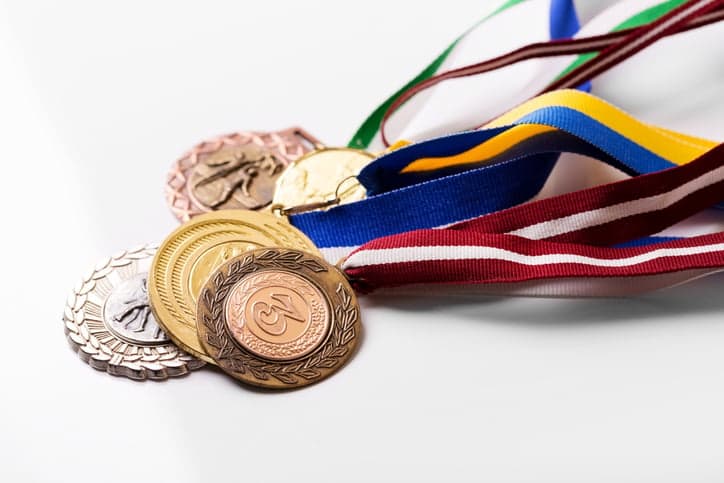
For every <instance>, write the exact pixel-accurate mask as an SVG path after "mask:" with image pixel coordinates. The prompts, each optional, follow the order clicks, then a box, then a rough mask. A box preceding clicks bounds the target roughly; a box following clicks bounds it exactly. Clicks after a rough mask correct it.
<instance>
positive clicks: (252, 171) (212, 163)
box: [194, 151, 284, 209]
mask: <svg viewBox="0 0 724 483" xmlns="http://www.w3.org/2000/svg"><path fill="white" fill-rule="evenodd" d="M217 159H218V158H216V159H215V158H214V157H211V158H209V159H207V160H206V161H205V162H204V163H203V166H200V167H199V172H200V173H203V174H201V176H202V177H201V179H200V180H199V181H198V182H197V183H196V184H195V185H194V188H195V189H198V188H202V187H204V186H206V185H209V184H211V183H214V182H216V181H221V182H222V183H223V188H222V189H221V190H220V191H219V193H218V195H217V196H215V197H213V199H211V198H209V199H207V200H203V202H204V204H206V205H207V206H209V207H210V208H211V209H216V208H218V207H220V206H221V205H223V204H224V203H226V202H228V201H229V200H230V199H231V197H232V196H233V195H234V192H235V191H236V190H241V192H242V193H243V194H244V196H247V197H250V198H251V197H252V194H251V191H250V188H251V186H252V183H253V182H254V179H255V178H257V177H259V176H260V175H266V176H267V177H269V178H271V179H273V178H274V177H276V175H278V174H279V173H281V171H282V169H283V168H284V165H283V163H282V162H280V161H279V160H278V159H277V158H276V157H275V156H274V155H272V154H267V153H263V152H262V153H259V154H258V155H257V156H256V157H250V156H248V155H247V153H246V152H243V151H242V152H232V153H228V155H227V156H224V157H223V158H221V159H218V160H217ZM204 168H205V169H204ZM197 196H203V194H202V193H201V192H197Z"/></svg>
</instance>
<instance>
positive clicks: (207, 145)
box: [166, 128, 319, 221]
mask: <svg viewBox="0 0 724 483" xmlns="http://www.w3.org/2000/svg"><path fill="white" fill-rule="evenodd" d="M318 145H319V141H317V140H316V139H315V138H314V137H313V136H311V135H310V134H308V133H307V132H305V131H304V130H302V129H300V128H290V129H286V130H284V131H278V132H271V133H263V132H237V133H234V134H230V135H228V136H221V137H218V138H214V139H210V140H208V141H204V142H202V143H200V144H198V145H197V146H195V147H194V148H193V149H191V150H190V151H189V152H188V153H186V154H185V155H184V156H182V157H181V158H180V159H179V160H177V161H176V162H175V163H174V165H173V168H172V169H171V172H170V173H169V175H168V178H167V181H166V200H167V201H168V204H169V206H170V207H171V211H173V213H174V215H175V216H176V217H177V218H178V219H179V220H180V221H187V220H189V219H191V217H193V216H195V215H198V214H200V213H205V212H208V211H214V210H221V209H248V210H258V209H262V208H264V207H266V206H268V205H269V204H270V203H271V201H272V196H273V195H274V188H275V186H276V181H277V178H278V177H279V176H280V175H281V174H282V172H283V171H284V169H285V168H286V166H287V165H288V164H289V163H291V162H292V161H294V160H296V159H297V158H299V157H300V156H302V155H303V154H304V153H307V152H309V150H310V149H313V148H314V147H315V146H318Z"/></svg>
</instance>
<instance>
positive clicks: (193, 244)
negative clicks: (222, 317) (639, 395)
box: [148, 210, 318, 362]
mask: <svg viewBox="0 0 724 483" xmlns="http://www.w3.org/2000/svg"><path fill="white" fill-rule="evenodd" d="M276 246H281V247H291V248H299V249H301V250H305V251H308V252H312V253H318V252H317V248H316V247H315V246H314V244H313V243H312V241H311V240H309V239H308V238H307V237H306V236H305V235H304V234H303V233H302V232H300V231H299V230H297V229H296V228H294V227H293V226H292V225H290V224H289V223H287V222H286V221H285V220H284V219H282V218H279V217H276V216H274V215H271V214H269V213H261V212H255V211H248V210H222V211H217V212H213V213H207V214H204V215H199V216H197V217H195V218H194V219H192V220H191V221H188V222H186V223H184V224H183V225H181V226H180V227H178V228H177V229H176V230H175V231H174V232H173V233H171V234H170V235H169V236H168V237H167V238H166V240H165V241H164V242H163V243H162V244H161V246H160V248H159V249H158V252H157V254H156V256H155V257H154V259H153V263H152V265H151V270H150V276H149V284H148V293H149V297H150V300H151V308H152V310H153V313H154V314H155V316H156V320H158V322H159V324H160V325H161V326H162V327H163V329H164V330H165V331H166V333H167V334H168V335H169V337H171V339H172V340H173V341H174V342H175V343H176V344H178V345H179V347H181V348H182V349H184V350H186V351H188V352H190V353H191V354H193V355H195V356H197V357H199V358H200V359H203V360H205V361H207V362H213V360H211V359H210V358H209V357H208V355H207V354H206V352H205V351H204V349H203V347H202V346H201V344H200V343H199V339H198V336H197V333H196V302H197V299H198V295H199V293H200V292H201V288H202V287H203V285H204V283H206V280H207V279H208V278H209V275H210V274H211V273H212V272H213V271H214V270H216V269H217V268H218V267H219V266H221V265H222V264H223V263H224V262H226V261H227V260H229V259H231V258H234V257H236V256H238V255H240V254H243V253H245V252H247V251H249V250H254V249H257V248H262V247H276Z"/></svg>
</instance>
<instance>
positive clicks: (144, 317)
mask: <svg viewBox="0 0 724 483" xmlns="http://www.w3.org/2000/svg"><path fill="white" fill-rule="evenodd" d="M122 303H123V304H124V308H123V312H120V313H118V314H116V315H114V316H113V320H115V321H116V322H118V323H120V324H122V325H123V327H124V328H125V329H130V327H131V326H132V325H134V324H135V328H134V329H133V332H143V331H144V330H146V326H147V325H148V322H149V317H150V316H151V307H150V306H149V305H148V280H147V279H146V277H143V280H142V282H141V283H140V284H139V288H138V289H137V290H135V291H134V292H131V293H130V294H128V297H127V298H126V299H125V300H123V301H122ZM126 319H128V320H126ZM154 325H156V328H155V329H154V332H153V338H154V339H159V338H160V337H161V327H159V326H158V325H157V324H154Z"/></svg>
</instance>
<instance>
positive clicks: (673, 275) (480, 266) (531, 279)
mask: <svg viewBox="0 0 724 483" xmlns="http://www.w3.org/2000/svg"><path fill="white" fill-rule="evenodd" d="M723 189H724V144H722V145H719V146H717V147H715V148H714V149H712V150H710V151H709V152H707V153H706V154H704V155H702V156H701V157H699V158H698V159H696V160H695V161H693V162H691V163H689V164H687V165H684V166H679V167H675V168H670V169H668V170H664V171H661V172H658V173H651V174H648V175H643V176H639V177H636V178H632V179H628V180H624V181H620V182H617V183H611V184H608V185H603V186H599V187H595V188H591V189H588V190H581V191H578V192H574V193H570V194H566V195H562V196H557V197H553V198H549V199H545V200H540V201H536V202H531V203H527V204H524V205H521V206H517V207H514V208H511V209H509V210H505V211H501V212H499V213H494V214H491V215H488V216H484V217H480V218H478V219H475V220H470V221H467V222H464V223H460V224H457V225H453V226H450V227H448V228H444V229H437V230H416V231H411V232H407V233H400V234H397V235H392V236H388V237H383V238H380V239H377V240H373V241H371V242H369V243H366V244H365V245H363V246H362V247H360V248H359V249H357V250H355V251H353V252H352V253H351V254H350V255H349V257H348V258H347V259H346V260H345V261H344V262H343V263H342V264H341V268H342V269H343V270H344V271H345V272H346V273H347V274H348V276H349V277H350V278H351V279H353V280H354V283H355V284H356V286H357V288H358V289H360V290H363V291H370V290H373V289H376V288H380V287H395V286H401V285H416V284H426V283H438V284H475V285H478V284H480V285H483V286H485V287H483V291H487V292H488V293H496V294H504V293H508V294H525V295H546V296H612V295H630V294H632V293H638V292H642V291H648V290H653V289H658V288H663V287H668V286H672V285H676V284H680V283H684V282H686V281H688V280H691V279H694V278H699V277H702V276H705V275H709V274H712V273H716V272H719V271H722V270H723V269H724V232H718V233H714V234H707V235H700V236H694V237H689V238H683V239H675V240H666V241H663V242H660V243H654V244H648V245H644V246H630V247H610V246H607V245H611V244H616V243H620V242H624V241H629V240H632V239H635V238H639V237H643V236H648V235H651V234H655V233H658V232H659V231H660V230H662V229H663V228H666V227H668V226H671V225H673V224H674V223H677V222H679V221H681V220H683V219H685V218H687V217H689V216H690V215H692V214H695V213H697V212H699V211H701V210H704V209H706V208H708V207H711V206H713V205H714V204H716V203H719V202H720V201H722V199H724V195H722V190H723ZM637 278H641V283H640V284H638V283H637V282H633V279H637ZM593 279H598V280H593ZM623 279H627V280H629V281H631V283H621V280H623ZM519 284H521V285H519Z"/></svg>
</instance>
